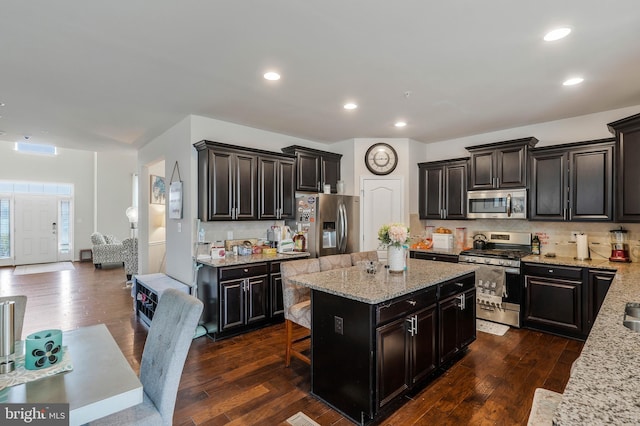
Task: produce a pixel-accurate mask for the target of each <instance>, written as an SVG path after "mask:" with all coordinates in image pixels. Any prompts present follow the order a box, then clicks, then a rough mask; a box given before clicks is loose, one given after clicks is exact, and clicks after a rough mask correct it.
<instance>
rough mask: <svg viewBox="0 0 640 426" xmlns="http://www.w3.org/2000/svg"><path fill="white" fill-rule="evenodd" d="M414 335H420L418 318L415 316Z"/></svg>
mask: <svg viewBox="0 0 640 426" xmlns="http://www.w3.org/2000/svg"><path fill="white" fill-rule="evenodd" d="M413 333H414V334H413V335H414V336H416V335H417V334H418V316H417V315H414V316H413Z"/></svg>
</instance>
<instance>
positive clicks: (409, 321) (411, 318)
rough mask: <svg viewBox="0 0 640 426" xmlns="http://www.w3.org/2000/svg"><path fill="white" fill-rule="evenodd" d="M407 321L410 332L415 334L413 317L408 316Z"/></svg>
mask: <svg viewBox="0 0 640 426" xmlns="http://www.w3.org/2000/svg"><path fill="white" fill-rule="evenodd" d="M405 321H407V322H408V323H409V330H408V331H409V334H411V335H412V336H413V317H409V318H407V319H406V320H405Z"/></svg>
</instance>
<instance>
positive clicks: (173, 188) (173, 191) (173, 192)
mask: <svg viewBox="0 0 640 426" xmlns="http://www.w3.org/2000/svg"><path fill="white" fill-rule="evenodd" d="M169 219H182V181H175V182H171V184H170V185H169Z"/></svg>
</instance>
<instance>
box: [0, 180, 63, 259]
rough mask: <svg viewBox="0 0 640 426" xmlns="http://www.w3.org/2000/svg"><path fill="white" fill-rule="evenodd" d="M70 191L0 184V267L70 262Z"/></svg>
mask: <svg viewBox="0 0 640 426" xmlns="http://www.w3.org/2000/svg"><path fill="white" fill-rule="evenodd" d="M73 190H74V188H73V184H55V183H42V182H7V181H0V265H29V264H34V263H52V262H60V261H73V250H74V247H73V232H74V230H73Z"/></svg>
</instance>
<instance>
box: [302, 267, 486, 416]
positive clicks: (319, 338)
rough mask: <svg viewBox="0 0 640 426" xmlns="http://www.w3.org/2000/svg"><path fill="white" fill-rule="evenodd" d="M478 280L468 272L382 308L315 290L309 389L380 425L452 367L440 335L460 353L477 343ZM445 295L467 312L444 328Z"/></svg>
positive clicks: (335, 405)
mask: <svg viewBox="0 0 640 426" xmlns="http://www.w3.org/2000/svg"><path fill="white" fill-rule="evenodd" d="M474 282H475V276H474V274H473V272H471V273H466V274H462V275H461V276H460V277H459V278H458V279H454V280H448V281H445V282H444V283H440V284H437V285H432V286H430V287H427V288H424V289H421V290H418V291H415V292H413V293H411V294H407V295H403V296H399V297H396V298H393V299H390V300H388V301H385V302H382V303H379V304H368V303H364V302H361V301H359V300H355V299H350V298H347V297H343V296H338V295H335V294H331V293H328V292H325V291H321V290H315V289H312V292H311V304H312V324H313V326H312V332H311V334H312V338H311V339H312V341H311V359H312V363H311V392H312V393H313V394H314V395H315V396H317V397H318V398H320V399H321V400H323V401H324V402H326V403H328V404H329V405H331V406H332V407H333V408H335V409H336V410H338V411H340V412H341V413H343V414H344V415H345V416H347V417H349V418H350V419H351V420H353V421H354V422H356V423H358V424H370V423H375V422H378V421H379V420H380V419H381V418H383V417H384V416H386V415H388V414H389V413H390V412H392V410H394V409H395V408H397V406H398V404H399V403H401V401H402V399H403V397H404V395H406V394H407V393H410V392H414V391H417V390H418V389H419V388H420V387H421V386H424V385H425V384H426V383H427V382H428V381H429V380H430V379H432V378H433V377H434V376H435V375H436V374H437V373H438V371H440V370H441V369H442V368H447V367H448V365H450V364H447V365H446V366H443V365H441V364H440V362H439V360H440V354H439V345H438V342H439V341H440V340H439V338H440V335H441V333H443V332H445V333H450V334H451V335H452V336H453V340H454V341H455V345H456V348H457V352H461V351H462V350H463V349H464V347H465V345H468V344H469V343H471V342H472V341H473V340H474V339H475V287H474ZM440 294H442V295H444V297H446V298H447V299H455V300H464V302H462V303H463V304H464V303H466V305H467V307H468V309H467V310H466V311H464V312H463V311H462V310H461V309H460V306H459V304H457V305H456V306H455V307H454V308H455V309H456V310H457V312H455V313H454V315H453V318H454V319H453V321H452V322H451V323H452V327H451V328H447V329H446V330H444V331H443V330H442V329H441V328H439V326H438V324H440V323H441V322H442V321H443V319H442V318H441V317H439V314H440V312H441V310H440V309H439V301H438V297H439V295H440ZM459 295H462V296H461V297H462V299H459V298H456V297H457V296H459ZM469 327H471V328H469ZM447 341H448V340H447ZM447 359H451V358H447Z"/></svg>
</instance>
